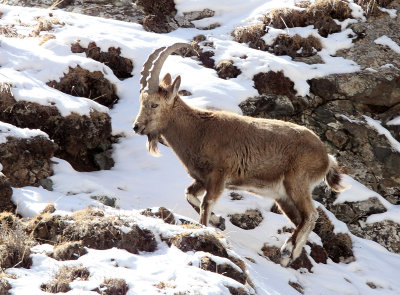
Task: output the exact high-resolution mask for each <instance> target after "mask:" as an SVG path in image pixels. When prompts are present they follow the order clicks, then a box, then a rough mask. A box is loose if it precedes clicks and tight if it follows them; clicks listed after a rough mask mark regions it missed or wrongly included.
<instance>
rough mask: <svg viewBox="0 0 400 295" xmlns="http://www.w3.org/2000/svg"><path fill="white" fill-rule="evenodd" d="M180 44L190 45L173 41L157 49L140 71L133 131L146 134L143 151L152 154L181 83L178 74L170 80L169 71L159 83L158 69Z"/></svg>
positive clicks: (154, 151)
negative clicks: (144, 149) (137, 110)
mask: <svg viewBox="0 0 400 295" xmlns="http://www.w3.org/2000/svg"><path fill="white" fill-rule="evenodd" d="M182 47H190V45H189V44H185V43H176V44H174V45H171V46H169V47H161V48H159V49H157V50H156V51H154V52H153V53H152V54H151V55H150V56H149V58H148V59H147V61H146V62H145V64H144V65H143V70H142V72H141V74H142V77H141V79H140V85H141V89H140V110H139V114H138V115H137V117H136V120H135V123H133V130H134V131H135V132H136V133H139V134H140V135H147V150H148V152H149V153H151V154H153V155H158V148H157V143H158V141H159V138H160V135H161V133H162V131H163V129H164V128H166V126H167V125H168V122H169V118H170V117H171V112H172V108H173V105H174V101H175V98H176V96H177V94H178V91H179V86H180V84H181V77H180V76H177V77H176V78H175V79H174V81H172V78H171V75H170V74H169V73H168V74H166V75H165V76H164V78H163V79H162V81H161V83H160V82H159V76H160V72H161V68H162V66H163V64H164V62H165V60H166V59H167V57H168V56H169V55H170V54H171V53H173V52H174V51H176V50H178V49H180V48H182Z"/></svg>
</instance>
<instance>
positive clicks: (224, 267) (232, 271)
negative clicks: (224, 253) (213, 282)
mask: <svg viewBox="0 0 400 295" xmlns="http://www.w3.org/2000/svg"><path fill="white" fill-rule="evenodd" d="M200 268H201V269H204V270H207V271H211V272H215V273H219V274H222V275H224V276H226V277H229V278H231V279H234V280H235V281H238V282H239V283H241V284H245V283H246V279H247V276H246V274H244V273H243V271H239V270H238V269H237V268H235V267H233V266H232V264H230V263H222V264H221V263H219V264H217V263H216V262H215V261H214V260H213V259H212V257H208V256H204V257H202V258H201V259H200Z"/></svg>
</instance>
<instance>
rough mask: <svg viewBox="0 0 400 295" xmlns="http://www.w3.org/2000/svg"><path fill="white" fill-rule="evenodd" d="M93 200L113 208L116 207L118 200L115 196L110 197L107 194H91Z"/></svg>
mask: <svg viewBox="0 0 400 295" xmlns="http://www.w3.org/2000/svg"><path fill="white" fill-rule="evenodd" d="M90 198H91V199H93V200H96V201H99V202H100V203H102V204H103V205H105V206H109V207H113V208H118V207H119V206H118V200H117V198H111V197H108V196H91V197H90Z"/></svg>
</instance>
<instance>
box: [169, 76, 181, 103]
mask: <svg viewBox="0 0 400 295" xmlns="http://www.w3.org/2000/svg"><path fill="white" fill-rule="evenodd" d="M180 86H181V76H179V75H178V76H177V77H176V78H175V79H174V82H172V85H171V90H172V91H171V92H172V97H173V98H175V96H176V95H177V94H178V91H179V87H180Z"/></svg>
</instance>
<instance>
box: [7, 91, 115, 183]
mask: <svg viewBox="0 0 400 295" xmlns="http://www.w3.org/2000/svg"><path fill="white" fill-rule="evenodd" d="M0 110H1V112H0V120H1V121H3V122H7V123H9V124H12V125H15V126H17V127H21V128H31V129H40V130H42V131H44V132H45V133H47V134H48V135H49V137H50V139H52V140H54V142H55V143H56V144H57V145H58V149H57V150H56V151H55V156H57V157H60V158H62V159H65V160H67V161H68V162H69V163H70V164H71V165H72V166H73V167H74V168H75V169H76V170H79V171H93V170H98V169H99V167H100V165H99V163H96V158H95V156H96V155H97V154H100V153H103V152H104V151H106V150H108V149H109V148H110V146H111V140H112V139H111V119H110V117H109V115H108V114H106V113H101V112H98V111H93V112H91V113H90V116H80V115H78V114H74V113H73V114H71V115H69V116H65V117H64V116H62V115H61V114H60V113H59V111H58V110H57V108H56V107H53V106H44V105H39V104H37V103H31V102H26V101H16V100H15V99H14V97H13V95H12V93H11V90H10V88H4V87H3V88H2V91H0ZM45 146H46V145H45ZM13 160H14V159H13ZM36 165H37V164H36ZM44 167H46V166H44ZM10 177H11V176H10Z"/></svg>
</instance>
